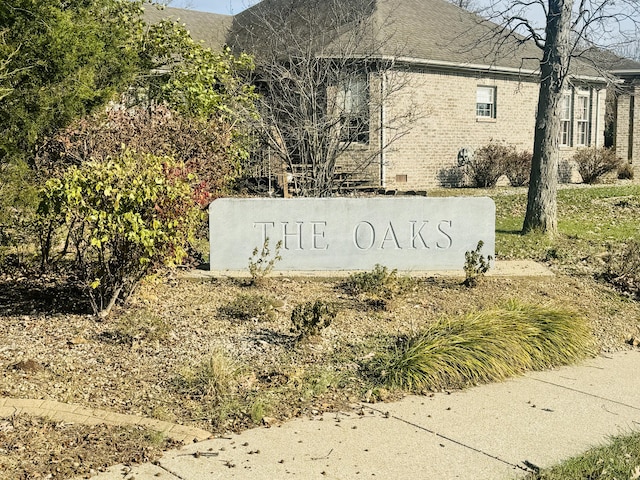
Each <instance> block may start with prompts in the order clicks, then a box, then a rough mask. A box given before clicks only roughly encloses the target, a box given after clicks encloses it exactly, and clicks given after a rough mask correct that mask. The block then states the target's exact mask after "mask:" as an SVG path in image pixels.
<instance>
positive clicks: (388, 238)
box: [380, 222, 402, 250]
mask: <svg viewBox="0 0 640 480" xmlns="http://www.w3.org/2000/svg"><path fill="white" fill-rule="evenodd" d="M385 242H393V243H394V245H395V248H396V249H400V248H402V247H400V244H399V243H398V237H396V232H395V230H394V229H393V224H392V223H391V222H389V226H388V227H387V231H386V232H384V238H383V239H382V243H381V244H380V249H381V250H384V244H385Z"/></svg>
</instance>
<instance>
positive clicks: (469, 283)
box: [463, 240, 493, 287]
mask: <svg viewBox="0 0 640 480" xmlns="http://www.w3.org/2000/svg"><path fill="white" fill-rule="evenodd" d="M483 246H484V242H483V241H482V240H480V241H479V242H478V245H477V246H476V249H475V250H471V251H468V252H465V254H464V274H465V280H464V282H463V284H464V285H465V286H466V287H475V286H476V285H477V284H478V282H479V281H480V279H481V278H482V277H484V274H485V273H487V271H489V266H490V264H491V260H493V257H492V256H491V255H488V256H486V257H485V256H484V255H482V253H480V252H481V250H482V247H483Z"/></svg>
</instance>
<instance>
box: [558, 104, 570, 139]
mask: <svg viewBox="0 0 640 480" xmlns="http://www.w3.org/2000/svg"><path fill="white" fill-rule="evenodd" d="M560 145H568V146H569V145H571V94H570V93H565V94H564V95H562V104H561V105H560Z"/></svg>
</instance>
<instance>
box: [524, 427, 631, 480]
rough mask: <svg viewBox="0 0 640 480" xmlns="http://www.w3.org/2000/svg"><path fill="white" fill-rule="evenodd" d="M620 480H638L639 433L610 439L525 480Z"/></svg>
mask: <svg viewBox="0 0 640 480" xmlns="http://www.w3.org/2000/svg"><path fill="white" fill-rule="evenodd" d="M591 478H593V479H596V478H597V479H598V480H621V479H631V480H634V479H638V478H640V432H634V433H631V434H628V435H620V436H616V437H612V438H611V441H610V442H609V443H608V444H607V445H603V446H600V447H595V448H592V449H590V450H588V451H586V452H585V453H583V454H581V455H578V456H576V457H573V458H570V459H568V460H565V461H564V462H562V463H560V464H559V465H556V466H554V467H551V468H546V469H543V470H541V471H540V472H537V473H532V474H530V475H528V476H527V477H526V479H525V480H584V479H591Z"/></svg>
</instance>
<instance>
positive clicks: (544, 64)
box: [483, 0, 640, 234]
mask: <svg viewBox="0 0 640 480" xmlns="http://www.w3.org/2000/svg"><path fill="white" fill-rule="evenodd" d="M483 13H484V15H485V16H486V17H488V18H489V19H490V20H492V21H493V22H496V23H497V24H498V25H499V27H498V28H497V29H495V30H496V31H495V32H494V33H496V34H497V35H500V36H501V37H504V36H508V37H510V38H514V39H516V40H517V41H518V42H529V41H532V42H534V43H535V44H536V45H537V46H538V47H539V49H540V50H541V53H542V55H541V58H540V94H539V97H538V114H537V118H536V127H535V137H534V145H533V162H532V166H531V183H530V184H529V194H528V200H527V212H526V216H525V220H524V224H523V227H522V230H523V232H524V233H526V232H529V231H532V230H538V231H543V232H547V233H550V234H553V233H555V232H557V200H556V193H557V183H558V157H559V148H558V147H559V137H560V115H559V114H560V104H561V99H562V95H563V89H564V88H565V86H566V84H567V80H568V78H569V75H570V72H571V67H572V66H575V61H576V60H578V61H579V62H580V64H581V65H582V66H583V67H587V68H590V69H591V71H592V72H596V74H599V75H603V76H606V75H607V73H606V71H605V70H606V66H603V65H601V64H600V63H599V61H598V55H597V52H598V51H599V50H600V49H603V48H611V47H612V45H621V44H624V43H628V42H630V41H633V40H634V39H637V38H638V26H639V25H640V2H638V0H504V1H499V0H497V1H494V2H493V3H492V5H491V6H490V7H489V8H488V9H487V10H485V11H484V12H483ZM536 15H537V16H538V17H540V18H542V19H543V20H542V21H541V22H540V24H536V22H535V21H533V20H532V19H534V18H536Z"/></svg>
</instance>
